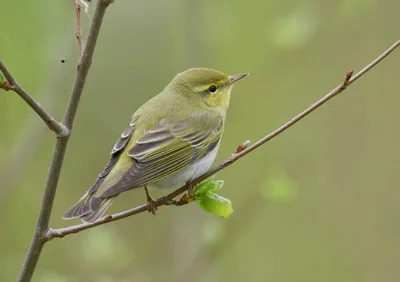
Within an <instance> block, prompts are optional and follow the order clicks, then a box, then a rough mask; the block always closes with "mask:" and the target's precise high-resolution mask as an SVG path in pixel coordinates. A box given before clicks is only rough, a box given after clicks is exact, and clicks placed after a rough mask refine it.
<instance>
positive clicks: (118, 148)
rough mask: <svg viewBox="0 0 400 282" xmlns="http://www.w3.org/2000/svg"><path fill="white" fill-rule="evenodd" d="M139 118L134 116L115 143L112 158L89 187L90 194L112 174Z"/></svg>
mask: <svg viewBox="0 0 400 282" xmlns="http://www.w3.org/2000/svg"><path fill="white" fill-rule="evenodd" d="M137 119H138V118H137V117H133V118H132V120H131V122H130V123H129V126H128V127H127V128H126V129H125V130H124V132H122V134H121V136H120V137H119V139H118V141H117V143H115V145H114V147H113V149H112V151H111V153H110V155H111V157H110V160H109V161H108V163H107V165H106V166H105V168H104V169H103V171H102V172H101V173H100V174H99V176H98V177H97V179H96V182H95V183H94V184H93V186H92V187H91V188H90V189H89V191H88V193H89V194H92V193H94V192H96V191H97V189H99V187H100V185H101V184H102V183H103V182H104V180H105V179H106V177H107V176H108V175H109V174H110V172H111V170H112V169H113V168H114V167H115V164H116V163H117V162H118V160H119V157H120V155H121V153H122V151H123V149H124V148H125V146H126V145H127V144H128V142H129V139H130V138H131V136H132V133H133V131H134V130H135V126H136V122H137Z"/></svg>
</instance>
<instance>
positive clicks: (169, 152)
mask: <svg viewBox="0 0 400 282" xmlns="http://www.w3.org/2000/svg"><path fill="white" fill-rule="evenodd" d="M247 75H248V73H240V74H237V75H232V76H229V75H226V74H224V73H222V72H220V71H217V70H214V69H210V68H191V69H188V70H186V71H184V72H182V73H179V74H177V75H176V76H175V77H174V78H173V79H172V81H171V82H170V83H169V84H168V85H167V86H166V87H165V88H164V90H163V91H162V92H161V93H159V94H158V95H156V96H154V97H153V98H151V99H150V100H149V101H147V102H146V103H145V104H143V105H142V106H141V107H140V108H139V109H138V110H137V111H136V112H135V113H134V114H133V116H132V118H131V120H130V123H129V125H128V127H127V128H126V129H125V130H124V131H123V132H122V134H121V136H120V137H119V139H118V140H117V142H116V143H115V145H114V147H113V149H112V151H111V153H110V160H109V161H108V163H107V164H106V166H105V167H104V169H103V171H102V172H101V173H100V174H99V175H98V177H97V179H96V181H95V182H94V184H93V186H92V187H90V189H89V190H88V191H87V192H86V193H85V194H84V195H83V196H82V197H81V198H80V199H79V201H78V202H77V203H76V204H75V205H73V206H72V207H71V208H69V209H68V210H67V211H66V212H65V213H64V215H63V219H73V218H80V219H81V220H82V221H83V222H84V223H90V222H94V221H96V220H97V219H99V218H100V217H101V216H102V215H103V214H104V213H105V211H106V210H107V208H108V207H109V206H110V205H111V203H112V202H113V201H114V199H115V198H116V197H117V196H118V195H119V194H121V193H123V192H126V191H129V190H132V189H135V188H141V187H143V188H144V189H145V192H146V199H147V202H148V209H149V212H152V213H153V214H155V210H156V205H155V202H154V200H153V199H152V198H151V196H150V194H149V191H148V189H149V188H150V189H153V188H160V189H164V188H170V189H177V188H179V187H182V186H184V185H185V184H186V183H189V182H190V181H191V180H193V179H195V178H197V177H199V176H201V175H203V174H204V173H206V172H207V171H208V170H209V168H210V167H211V166H212V163H213V162H214V159H215V157H216V155H217V152H218V149H219V146H220V143H221V138H222V135H223V132H224V126H225V118H226V113H227V110H228V107H229V102H230V97H231V90H232V87H233V85H234V84H235V83H236V82H237V81H239V80H240V79H242V78H244V77H246V76H247ZM188 187H190V186H188ZM189 192H192V191H190V190H189Z"/></svg>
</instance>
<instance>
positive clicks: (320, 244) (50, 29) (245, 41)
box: [0, 0, 400, 282]
mask: <svg viewBox="0 0 400 282" xmlns="http://www.w3.org/2000/svg"><path fill="white" fill-rule="evenodd" d="M93 8H94V4H90V9H89V16H91V15H93ZM399 10H400V2H399V1H397V0H337V1H328V0H281V1H272V0H270V1H261V0H249V1H233V0H231V1H228V0H224V1H211V0H206V1H184V0H169V1H161V0H158V1H120V0H118V1H116V2H115V3H114V4H112V5H111V6H110V7H109V9H108V11H107V14H106V18H105V22H104V25H103V27H102V30H101V34H100V38H99V42H98V44H97V49H96V52H95V56H94V62H93V65H92V69H91V72H90V74H89V77H88V79H87V83H86V87H85V89H84V93H83V96H82V100H81V104H80V107H79V112H78V114H77V117H76V120H75V127H74V132H73V135H72V137H71V139H70V143H69V146H68V151H67V154H66V157H65V162H64V166H63V171H62V175H61V179H60V183H59V187H58V190H57V196H56V200H55V203H54V209H53V213H52V217H51V226H52V227H64V226H67V225H69V224H74V223H79V221H76V222H66V221H63V220H62V219H61V215H62V214H63V212H64V210H65V209H66V208H68V207H69V206H70V205H71V204H73V203H74V202H75V201H76V200H77V199H78V198H79V197H80V196H81V195H82V193H83V192H84V191H85V190H86V189H87V188H88V187H90V185H91V184H92V183H93V181H94V180H95V178H96V176H97V174H98V173H99V172H100V170H101V169H102V168H103V165H104V164H105V163H106V162H107V160H108V153H109V151H110V149H111V148H112V146H113V144H114V142H115V141H116V140H117V138H118V136H119V134H120V133H121V132H122V130H124V128H125V127H126V124H127V123H128V121H129V118H130V116H131V114H132V113H133V112H134V111H135V109H137V108H138V107H139V106H140V105H141V104H142V103H144V102H145V101H146V100H148V99H149V98H150V97H152V96H154V95H155V94H157V93H158V92H159V91H161V90H162V88H163V87H164V86H165V85H166V84H167V83H168V82H169V80H170V79H171V78H172V77H173V76H174V75H175V74H176V73H178V72H181V71H183V70H185V69H187V68H190V67H195V66H206V67H212V68H216V69H218V70H221V71H223V72H226V73H228V74H236V73H239V72H250V73H251V76H249V77H248V78H246V79H245V80H243V81H241V82H240V83H238V85H237V86H236V87H235V89H234V92H233V97H232V102H231V108H230V111H229V113H228V117H227V123H226V130H225V135H224V139H223V141H222V146H221V149H220V153H219V155H218V159H217V161H221V160H223V159H224V158H225V157H227V156H229V155H230V154H231V153H232V152H233V151H234V150H235V149H236V147H237V145H238V144H240V143H242V142H243V141H245V140H248V139H249V140H251V141H256V140H257V139H259V138H261V137H262V136H264V135H265V134H267V133H269V132H270V131H272V130H273V129H275V128H276V127H278V126H280V125H281V124H282V123H283V122H285V121H287V120H288V119H289V118H291V117H292V116H294V115H295V114H297V113H298V112H299V111H301V110H303V109H304V108H305V107H307V106H308V105H309V104H311V103H312V102H314V101H315V100H317V99H318V98H320V97H321V96H322V95H324V94H325V93H327V92H328V91H329V90H330V89H332V88H333V87H334V86H336V85H337V84H338V83H340V82H341V80H342V79H343V77H344V74H345V73H346V71H348V70H349V69H354V70H356V71H357V70H359V69H360V68H362V67H363V66H364V65H366V64H367V63H369V62H370V61H371V60H372V59H373V58H374V57H376V56H377V55H378V54H380V53H381V52H383V51H384V50H385V49H386V48H387V47H389V46H390V45H391V44H392V43H393V42H394V41H396V40H398V39H399V28H398V27H399V24H400V17H399ZM1 11H2V13H1V17H0V25H1V27H2V28H1V37H0V38H1V39H0V42H1V44H0V55H1V59H2V60H3V61H4V62H5V63H6V65H7V66H8V67H9V69H10V70H11V71H12V73H13V74H14V75H15V76H16V77H17V79H18V81H19V82H20V83H21V84H22V85H23V86H24V87H25V88H26V89H27V90H29V91H30V92H31V93H32V95H33V96H34V97H35V98H36V99H37V100H39V101H40V102H41V103H42V104H43V105H44V106H45V107H46V108H48V109H49V111H50V112H51V113H53V114H54V115H55V116H56V117H57V118H58V119H60V118H61V117H62V114H63V111H64V109H65V105H66V102H67V99H68V95H69V92H70V90H71V85H72V82H73V79H74V76H75V73H76V62H77V59H78V53H79V49H78V45H77V42H76V39H75V32H76V20H75V12H74V10H73V6H72V1H50V0H47V1H24V2H21V1H2V3H1ZM82 21H83V31H84V35H85V36H86V35H87V31H88V23H89V18H88V17H87V16H85V15H83V17H82ZM62 59H65V61H66V62H65V63H61V62H60V61H61V60H62ZM399 60H400V51H396V52H395V53H393V54H392V55H391V56H390V57H389V58H388V59H387V60H385V61H384V62H383V63H381V64H380V65H378V66H377V67H376V68H374V69H373V70H372V71H371V72H370V73H368V74H367V75H366V76H364V77H363V78H362V79H360V80H359V81H357V82H356V83H355V84H354V85H352V86H351V88H349V89H348V90H346V91H345V92H344V93H342V94H341V95H340V96H339V97H337V98H335V99H334V100H332V101H330V102H329V103H328V104H327V105H325V106H323V107H322V108H320V109H318V110H317V111H316V112H315V113H313V114H312V115H311V116H309V117H307V118H306V119H305V120H303V121H301V122H300V123H298V124H297V125H296V126H294V127H292V128H291V129H290V130H288V131H286V132H285V133H284V134H282V135H281V136H279V137H278V138H276V139H274V140H273V141H271V142H269V143H268V144H266V145H265V146H263V147H261V148H259V149H257V150H256V151H255V152H254V153H252V154H250V155H248V156H246V157H245V158H243V159H241V160H240V161H238V162H237V163H236V164H234V165H233V166H231V167H229V168H228V169H226V170H223V171H222V172H220V173H218V175H217V179H223V180H224V181H225V186H224V189H223V190H222V192H221V194H222V195H223V196H225V197H227V198H229V199H231V200H232V202H233V205H234V213H233V214H232V215H231V217H230V218H228V219H222V218H218V217H217V216H215V215H213V214H208V213H206V212H204V211H202V210H201V209H200V208H199V207H198V206H197V205H196V204H195V203H193V204H191V205H187V206H185V207H180V208H176V207H167V208H165V207H164V208H161V209H159V211H158V214H157V216H151V215H149V214H145V213H143V214H140V215H137V216H134V217H130V218H127V219H124V220H120V221H118V222H115V223H111V224H107V225H104V226H101V227H97V228H94V229H90V230H87V231H84V232H81V233H79V234H76V235H72V236H68V237H66V238H64V239H55V240H54V241H52V242H50V243H48V244H46V246H45V249H44V251H43V254H42V257H41V260H40V262H39V264H38V266H37V270H36V273H35V275H34V279H33V281H40V282H66V281H68V282H69V281H71V282H75V281H99V282H109V281H116V282H127V281H144V282H146V281H232V282H233V281H238V282H239V281H255V282H256V281H279V282H299V281H307V282H310V281H324V282H339V281H340V282H361V281H363V282H376V281H386V282H387V281H398V277H399V275H400V224H399V222H400V220H399V218H400V205H399V201H400V189H399V184H400V180H399V176H398V175H399V172H398V170H399V162H400V153H399V138H400V129H399V126H398V120H399V115H400V114H399V111H398V105H399V103H400V97H399V89H400V79H399V73H400V71H399ZM0 109H1V110H0V136H1V138H0V156H1V158H0V213H1V214H2V217H1V220H0V222H1V223H0V226H1V227H0V229H1V232H0V234H1V235H0V239H1V240H0V250H1V251H0V281H15V280H16V278H17V275H18V273H19V269H20V266H21V264H22V262H23V259H24V256H25V253H26V251H27V249H28V246H29V242H30V239H31V236H32V234H33V230H34V225H35V222H36V217H37V213H38V209H39V204H40V200H41V196H42V189H43V184H44V182H45V178H46V175H47V169H48V164H49V160H50V157H51V153H52V149H53V144H54V136H53V134H52V133H51V132H49V131H48V130H47V129H46V128H45V126H44V125H43V124H42V121H41V120H39V118H38V117H37V116H36V115H34V114H33V113H32V111H31V110H30V109H29V108H28V107H27V105H26V104H25V103H24V102H23V101H22V100H21V99H20V98H19V97H18V96H17V95H16V94H14V93H12V92H1V93H0ZM162 193H163V192H162V191H161V192H158V193H157V192H156V195H161V194H162ZM144 200H145V198H144V193H143V192H142V191H139V190H137V191H132V192H129V193H126V194H124V195H123V197H120V198H118V200H117V201H116V202H115V204H114V205H113V206H112V208H111V210H110V211H111V212H117V211H121V210H124V209H128V208H131V207H134V206H136V205H139V204H142V203H144Z"/></svg>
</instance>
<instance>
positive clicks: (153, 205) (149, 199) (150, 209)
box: [144, 186, 157, 215]
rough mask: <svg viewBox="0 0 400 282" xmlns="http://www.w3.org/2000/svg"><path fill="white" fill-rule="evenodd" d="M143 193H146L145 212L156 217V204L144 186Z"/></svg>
mask: <svg viewBox="0 0 400 282" xmlns="http://www.w3.org/2000/svg"><path fill="white" fill-rule="evenodd" d="M144 191H145V192H146V199H147V210H148V212H151V213H152V214H154V215H156V210H157V205H156V202H155V201H154V200H153V198H152V197H151V196H150V194H149V190H148V189H147V187H146V186H144Z"/></svg>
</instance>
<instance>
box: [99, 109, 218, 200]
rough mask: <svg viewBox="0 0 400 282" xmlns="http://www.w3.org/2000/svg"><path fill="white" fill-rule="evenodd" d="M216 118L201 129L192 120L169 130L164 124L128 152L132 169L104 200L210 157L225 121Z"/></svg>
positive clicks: (103, 194) (156, 127) (105, 192)
mask: <svg viewBox="0 0 400 282" xmlns="http://www.w3.org/2000/svg"><path fill="white" fill-rule="evenodd" d="M212 118H214V120H210V121H209V122H208V123H205V124H204V123H203V124H200V126H199V122H198V121H199V120H198V119H197V120H196V119H195V118H191V119H188V120H186V121H184V122H182V123H180V124H179V125H175V126H172V127H169V128H168V127H166V124H168V123H167V122H166V121H165V120H162V121H161V122H160V123H159V124H158V125H156V126H155V127H154V128H153V129H151V130H148V131H147V132H146V133H145V134H144V135H143V136H142V137H140V138H139V139H138V140H137V141H136V143H135V144H134V146H133V147H132V148H130V149H129V150H128V151H127V154H128V156H130V157H132V158H133V159H134V162H133V164H132V166H131V167H130V168H129V170H128V171H127V172H126V173H125V175H124V176H123V177H122V178H121V180H120V181H119V182H117V183H116V184H115V185H113V186H111V187H110V188H108V189H106V190H105V191H104V192H103V193H102V195H101V196H102V197H111V196H114V195H117V194H119V193H121V192H124V191H127V190H130V189H133V188H136V187H141V186H144V185H147V184H150V183H155V182H157V181H159V180H161V179H163V178H165V177H166V176H169V175H171V174H173V173H175V172H177V171H179V170H180V169H182V168H184V167H187V166H188V165H190V164H191V163H192V162H195V161H197V160H199V159H201V158H202V157H204V156H205V155H207V153H209V152H210V151H212V150H213V149H214V148H215V147H216V146H217V145H218V143H219V140H220V137H221V128H222V122H223V120H222V118H221V117H220V116H219V115H215V116H212ZM215 119H217V120H215ZM196 122H197V123H196ZM204 125H205V126H204Z"/></svg>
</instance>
